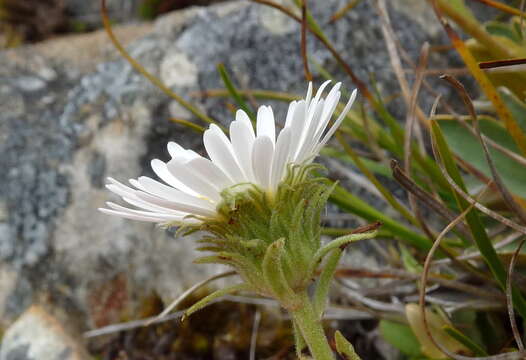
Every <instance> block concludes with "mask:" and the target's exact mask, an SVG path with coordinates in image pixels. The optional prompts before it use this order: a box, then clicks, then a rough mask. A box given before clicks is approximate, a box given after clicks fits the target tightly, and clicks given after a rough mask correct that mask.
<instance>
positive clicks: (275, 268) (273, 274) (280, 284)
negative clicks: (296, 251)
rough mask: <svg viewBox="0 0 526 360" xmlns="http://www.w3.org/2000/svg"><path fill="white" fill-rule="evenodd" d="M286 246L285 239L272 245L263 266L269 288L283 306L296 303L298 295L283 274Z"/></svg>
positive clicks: (268, 249)
mask: <svg viewBox="0 0 526 360" xmlns="http://www.w3.org/2000/svg"><path fill="white" fill-rule="evenodd" d="M284 246H285V240H284V239H283V238H281V239H279V240H277V241H275V242H273V243H272V244H270V245H269V246H268V248H267V251H266V253H265V257H264V258H263V262H262V265H261V268H262V270H263V277H264V280H265V282H266V283H267V286H268V287H269V288H270V289H272V291H273V292H274V295H275V296H276V299H277V300H279V301H280V302H281V303H282V304H283V305H284V304H290V303H291V302H295V301H296V295H295V294H294V291H293V290H292V288H291V287H290V285H289V283H288V282H287V279H286V277H285V274H284V272H283V264H282V256H283V253H284Z"/></svg>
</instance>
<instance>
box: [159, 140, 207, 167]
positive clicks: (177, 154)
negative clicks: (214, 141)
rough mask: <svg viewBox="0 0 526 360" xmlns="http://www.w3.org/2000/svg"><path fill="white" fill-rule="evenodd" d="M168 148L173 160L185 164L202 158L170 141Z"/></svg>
mask: <svg viewBox="0 0 526 360" xmlns="http://www.w3.org/2000/svg"><path fill="white" fill-rule="evenodd" d="M167 147H168V153H170V156H171V157H172V159H175V160H178V161H181V162H183V163H184V162H187V161H190V160H192V159H195V158H198V157H201V156H200V155H199V154H198V153H196V152H195V151H193V150H187V149H185V148H183V147H182V146H181V145H179V144H178V143H176V142H174V141H170V142H169V143H168V146H167Z"/></svg>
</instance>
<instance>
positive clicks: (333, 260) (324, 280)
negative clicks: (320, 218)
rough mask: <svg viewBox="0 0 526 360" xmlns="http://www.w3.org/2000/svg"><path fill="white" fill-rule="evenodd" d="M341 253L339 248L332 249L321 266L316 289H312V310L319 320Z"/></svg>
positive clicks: (325, 304)
mask: <svg viewBox="0 0 526 360" xmlns="http://www.w3.org/2000/svg"><path fill="white" fill-rule="evenodd" d="M342 254H343V251H342V250H341V249H334V251H333V252H332V253H331V255H330V256H329V257H328V258H327V260H326V261H325V265H324V266H323V269H322V270H321V273H320V276H319V278H318V283H317V285H316V290H315V291H314V304H313V305H314V311H316V314H317V315H318V318H319V319H320V320H321V318H322V316H323V312H324V311H325V306H327V299H328V297H329V290H330V288H331V282H332V278H333V276H334V271H335V270H336V267H337V266H338V263H339V262H340V258H341V256H342Z"/></svg>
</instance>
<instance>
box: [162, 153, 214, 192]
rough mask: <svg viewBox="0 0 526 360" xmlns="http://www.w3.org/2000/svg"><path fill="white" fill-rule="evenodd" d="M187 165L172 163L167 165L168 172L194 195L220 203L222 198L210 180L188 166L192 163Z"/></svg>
mask: <svg viewBox="0 0 526 360" xmlns="http://www.w3.org/2000/svg"><path fill="white" fill-rule="evenodd" d="M195 160H197V159H194V160H191V161H190V162H188V163H186V164H181V163H179V162H177V161H170V162H169V163H168V164H167V167H168V170H169V171H170V173H171V174H173V176H174V177H177V180H179V181H180V182H181V183H183V184H185V185H186V186H187V187H188V188H190V189H192V190H193V191H194V193H196V194H199V197H201V196H202V197H205V198H207V199H209V200H211V201H214V202H219V201H220V200H221V196H220V195H219V191H217V189H216V187H215V186H214V185H212V184H211V183H210V182H209V179H206V178H203V177H202V175H201V174H200V173H197V172H195V171H194V169H192V167H190V166H188V165H189V164H190V163H191V162H192V161H195Z"/></svg>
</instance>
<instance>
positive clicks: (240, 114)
mask: <svg viewBox="0 0 526 360" xmlns="http://www.w3.org/2000/svg"><path fill="white" fill-rule="evenodd" d="M236 121H240V122H242V123H245V124H246V125H248V126H250V128H251V129H252V134H254V129H253V128H252V121H250V118H249V117H248V115H247V113H246V112H244V111H243V110H238V111H236Z"/></svg>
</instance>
